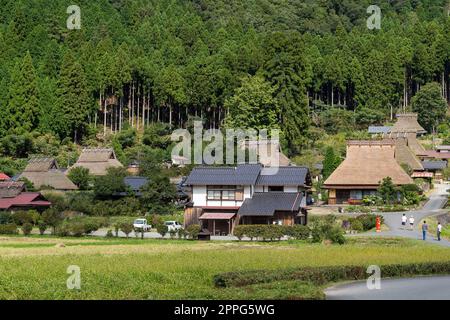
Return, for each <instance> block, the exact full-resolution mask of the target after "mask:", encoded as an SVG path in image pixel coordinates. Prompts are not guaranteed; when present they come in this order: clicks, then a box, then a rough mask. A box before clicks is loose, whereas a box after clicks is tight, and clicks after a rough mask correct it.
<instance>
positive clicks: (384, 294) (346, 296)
mask: <svg viewBox="0 0 450 320" xmlns="http://www.w3.org/2000/svg"><path fill="white" fill-rule="evenodd" d="M381 272H383V270H382V271H381ZM325 295H326V299H327V300H450V276H432V277H417V278H404V279H386V280H383V279H381V288H380V289H379V290H377V289H373V290H369V289H368V288H367V284H366V281H359V282H353V283H348V284H341V285H337V286H334V287H331V288H328V289H326V290H325Z"/></svg>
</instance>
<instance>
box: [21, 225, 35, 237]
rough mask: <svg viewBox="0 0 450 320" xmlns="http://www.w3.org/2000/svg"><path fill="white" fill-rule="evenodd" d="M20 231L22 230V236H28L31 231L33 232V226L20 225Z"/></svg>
mask: <svg viewBox="0 0 450 320" xmlns="http://www.w3.org/2000/svg"><path fill="white" fill-rule="evenodd" d="M21 229H22V233H23V234H24V235H26V236H28V235H30V233H31V230H33V225H32V224H31V223H28V222H27V223H24V224H23V225H22V228H21Z"/></svg>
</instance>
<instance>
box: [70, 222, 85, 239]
mask: <svg viewBox="0 0 450 320" xmlns="http://www.w3.org/2000/svg"><path fill="white" fill-rule="evenodd" d="M68 230H69V232H70V234H71V235H72V236H74V237H81V236H82V235H83V234H85V233H86V226H85V224H84V223H83V222H79V221H76V222H71V223H69V224H68Z"/></svg>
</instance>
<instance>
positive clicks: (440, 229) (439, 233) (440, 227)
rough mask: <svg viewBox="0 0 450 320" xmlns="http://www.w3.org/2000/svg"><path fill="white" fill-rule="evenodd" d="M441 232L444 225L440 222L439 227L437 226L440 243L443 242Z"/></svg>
mask: <svg viewBox="0 0 450 320" xmlns="http://www.w3.org/2000/svg"><path fill="white" fill-rule="evenodd" d="M441 232H442V224H441V223H440V222H438V225H437V238H438V241H441Z"/></svg>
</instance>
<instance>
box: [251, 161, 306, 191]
mask: <svg viewBox="0 0 450 320" xmlns="http://www.w3.org/2000/svg"><path fill="white" fill-rule="evenodd" d="M274 170H276V169H274V168H263V169H262V170H261V174H260V175H259V177H258V180H257V181H256V185H260V186H261V185H263V186H269V185H270V186H306V185H310V177H309V169H308V168H306V167H294V166H292V167H279V168H278V170H277V171H274Z"/></svg>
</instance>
